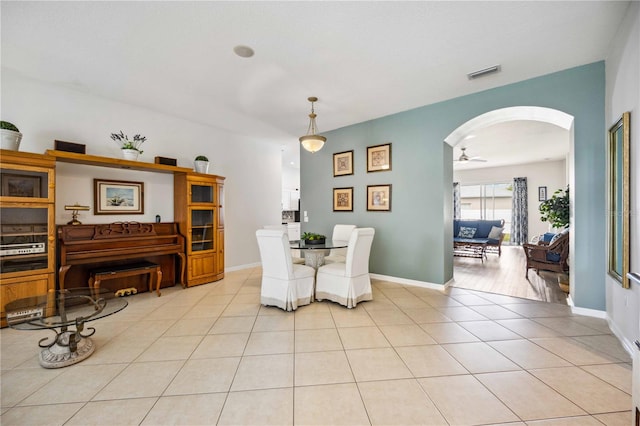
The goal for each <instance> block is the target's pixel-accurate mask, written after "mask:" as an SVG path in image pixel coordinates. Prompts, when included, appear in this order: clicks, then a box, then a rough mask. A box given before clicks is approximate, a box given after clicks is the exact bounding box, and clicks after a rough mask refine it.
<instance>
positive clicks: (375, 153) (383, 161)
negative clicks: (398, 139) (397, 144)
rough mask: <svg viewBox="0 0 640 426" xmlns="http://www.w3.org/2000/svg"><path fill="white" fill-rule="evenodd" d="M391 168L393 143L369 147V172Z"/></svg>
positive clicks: (384, 170)
mask: <svg viewBox="0 0 640 426" xmlns="http://www.w3.org/2000/svg"><path fill="white" fill-rule="evenodd" d="M388 170H391V144H390V143H387V144H384V145H376V146H368V147H367V172H386V171H388Z"/></svg>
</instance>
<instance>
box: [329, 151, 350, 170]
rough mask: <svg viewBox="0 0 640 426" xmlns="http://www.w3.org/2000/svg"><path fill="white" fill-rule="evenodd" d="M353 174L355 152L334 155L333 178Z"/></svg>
mask: <svg viewBox="0 0 640 426" xmlns="http://www.w3.org/2000/svg"><path fill="white" fill-rule="evenodd" d="M352 174H353V150H351V151H345V152H338V153H335V154H333V177H336V176H347V175H352Z"/></svg>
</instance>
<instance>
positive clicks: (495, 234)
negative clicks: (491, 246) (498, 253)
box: [487, 226, 502, 240]
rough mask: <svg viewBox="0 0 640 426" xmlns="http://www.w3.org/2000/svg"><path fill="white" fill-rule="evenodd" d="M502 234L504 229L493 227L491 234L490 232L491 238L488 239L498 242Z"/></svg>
mask: <svg viewBox="0 0 640 426" xmlns="http://www.w3.org/2000/svg"><path fill="white" fill-rule="evenodd" d="M501 234H502V228H499V227H497V226H492V227H491V232H489V236H488V237H487V238H489V239H490V240H498V239H500V235H501Z"/></svg>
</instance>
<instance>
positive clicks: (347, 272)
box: [316, 228, 375, 308]
mask: <svg viewBox="0 0 640 426" xmlns="http://www.w3.org/2000/svg"><path fill="white" fill-rule="evenodd" d="M374 235H375V229H373V228H356V229H354V230H353V231H352V232H351V238H350V239H349V247H348V248H347V256H346V261H345V262H344V263H342V262H336V263H329V264H327V265H324V266H321V267H320V268H318V271H317V273H316V300H324V299H327V300H331V301H333V302H337V303H339V304H341V305H344V306H346V307H347V308H353V307H355V306H356V305H357V304H358V303H359V302H362V301H365V300H373V295H372V292H371V278H370V277H369V254H370V253H371V244H372V243H373V236H374Z"/></svg>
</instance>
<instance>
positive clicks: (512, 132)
mask: <svg viewBox="0 0 640 426" xmlns="http://www.w3.org/2000/svg"><path fill="white" fill-rule="evenodd" d="M460 148H467V150H466V153H467V155H468V156H469V157H480V158H481V159H483V160H486V161H485V162H479V161H469V162H465V163H456V162H454V163H453V168H454V170H470V169H480V168H484V167H498V166H506V165H517V164H526V163H537V162H542V161H557V160H564V159H565V158H566V156H567V153H568V152H569V131H568V130H566V129H563V128H562V127H560V126H556V125H555V124H549V123H543V122H539V121H525V120H518V121H509V122H505V123H500V124H494V125H492V126H489V127H485V128H483V129H482V130H478V131H476V132H474V133H472V134H471V135H469V136H468V139H465V140H463V141H462V142H461V143H460V144H459V145H457V146H456V147H455V148H454V149H453V159H454V160H456V159H458V158H459V157H460V154H461V153H462V151H461V150H460Z"/></svg>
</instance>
